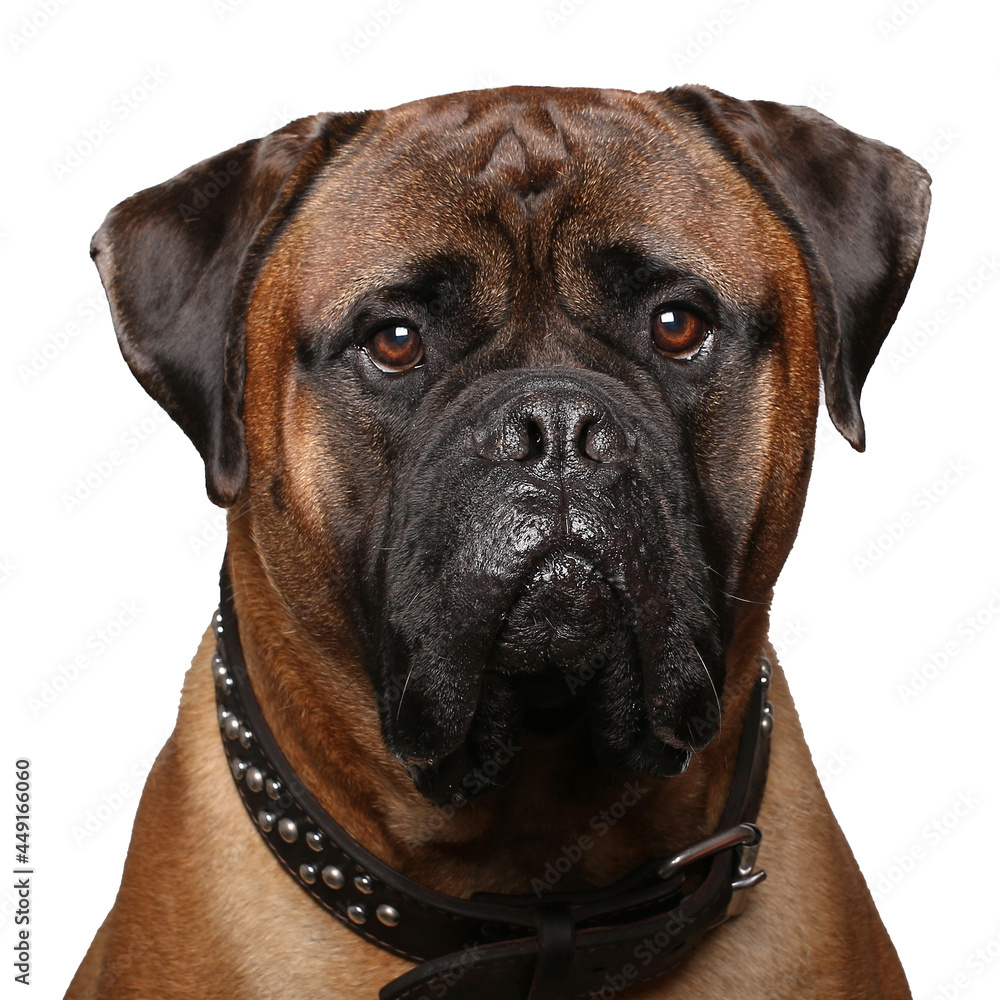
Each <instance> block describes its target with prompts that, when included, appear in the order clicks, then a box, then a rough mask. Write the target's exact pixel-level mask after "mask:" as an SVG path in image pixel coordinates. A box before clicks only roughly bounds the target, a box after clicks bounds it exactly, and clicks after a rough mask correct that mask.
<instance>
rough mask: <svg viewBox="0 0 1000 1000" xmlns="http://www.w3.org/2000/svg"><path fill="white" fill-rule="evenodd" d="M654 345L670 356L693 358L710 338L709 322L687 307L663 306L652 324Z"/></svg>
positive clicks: (684, 358) (654, 315) (680, 358)
mask: <svg viewBox="0 0 1000 1000" xmlns="http://www.w3.org/2000/svg"><path fill="white" fill-rule="evenodd" d="M650 333H651V335H652V338H653V346H654V347H655V348H656V349H657V350H658V351H659V352H660V353H661V354H665V355H666V356H667V357H668V358H673V359H674V360H676V361H687V360H689V359H690V358H693V357H694V356H695V355H696V354H697V353H698V351H699V350H700V349H701V346H702V345H703V344H704V343H705V341H706V340H707V339H708V337H709V335H710V333H711V330H710V329H709V326H708V323H706V322H705V320H703V319H702V318H701V317H700V316H696V315H695V314H694V313H693V312H689V311H688V310H687V309H681V308H680V307H678V306H670V305H668V306H661V307H660V308H659V309H658V310H657V311H656V312H655V313H654V314H653V321H652V323H651V325H650Z"/></svg>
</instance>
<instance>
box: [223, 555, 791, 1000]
mask: <svg viewBox="0 0 1000 1000" xmlns="http://www.w3.org/2000/svg"><path fill="white" fill-rule="evenodd" d="M221 590H222V595H221V603H220V607H219V612H218V614H217V615H216V618H215V622H214V625H215V631H216V637H217V654H216V656H215V657H214V658H213V661H212V670H213V673H214V676H215V681H216V696H217V702H218V711H219V724H220V727H221V729H222V734H223V741H222V742H223V745H224V747H225V750H226V756H227V757H228V759H229V766H230V768H231V770H232V773H233V777H234V778H235V779H236V787H237V789H238V790H239V793H240V796H241V798H242V799H243V804H244V805H245V806H246V809H247V812H248V813H249V814H250V816H251V818H252V819H253V821H254V824H255V825H256V826H257V828H258V830H259V831H260V834H261V836H262V837H263V838H264V840H265V841H266V842H267V844H268V846H270V848H271V849H272V851H274V853H275V855H276V856H277V858H278V860H279V861H280V862H281V864H282V865H284V866H285V868H286V869H287V870H288V872H289V873H290V874H291V876H292V877H293V878H294V879H295V880H296V881H297V882H298V883H299V884H300V885H301V886H302V888H303V889H305V891H306V892H308V893H309V895H310V896H312V897H313V899H314V900H315V901H316V902H317V903H319V904H320V906H322V907H324V908H325V909H327V910H329V911H330V913H332V914H333V915H334V916H335V917H336V918H337V919H338V920H340V921H341V922H342V923H343V924H345V925H346V926H347V927H349V928H350V929H351V930H352V931H354V932H355V933H356V934H359V935H360V936H361V937H363V938H365V939H366V940H368V941H370V942H371V943H372V944H376V945H378V946H379V947H382V948H385V949H387V950H388V951H391V952H394V953H395V954H397V955H401V956H403V957H404V958H407V959H410V960H411V961H413V962H417V963H421V964H418V965H417V967H416V968H414V969H411V970H410V971H409V972H407V973H405V974H404V975H402V976H400V977H399V978H398V979H395V980H393V981H392V982H391V983H389V984H387V985H386V986H385V987H383V988H382V990H381V991H380V993H379V997H380V998H381V1000H404V998H412V1000H420V998H423V997H440V996H445V995H446V994H447V996H448V998H449V1000H525V998H527V1000H570V998H575V997H599V998H605V997H606V998H610V997H612V996H614V995H617V994H618V993H619V992H621V990H622V989H624V988H625V987H627V986H631V985H633V984H635V983H639V982H642V981H644V980H646V979H650V978H652V977H654V976H657V975H659V974H660V973H662V972H664V971H666V970H667V969H668V968H670V967H671V966H672V965H674V964H675V963H676V962H678V961H679V960H680V959H681V958H682V957H683V956H684V955H685V954H687V953H688V952H689V951H690V950H691V949H692V948H693V947H694V946H695V945H696V944H697V943H698V942H699V941H700V940H701V939H702V937H703V936H704V935H705V933H706V932H707V931H708V930H709V929H710V928H712V927H714V926H715V925H716V924H718V923H721V922H722V921H723V920H725V919H726V918H727V917H728V916H732V915H733V914H734V913H735V912H738V910H739V909H741V908H742V906H741V904H742V901H743V900H744V899H745V890H746V889H748V888H750V887H752V886H754V885H756V884H758V883H759V882H760V881H761V880H763V878H764V872H763V871H756V872H754V871H753V867H754V863H755V860H756V856H757V850H758V848H759V846H760V841H761V832H760V830H759V829H758V828H757V827H756V826H755V825H754V821H755V820H756V818H757V811H758V808H759V806H760V801H761V798H762V796H763V794H764V784H765V781H766V779H767V762H768V753H769V748H770V733H771V729H772V725H773V710H772V708H771V703H770V702H769V701H768V699H767V693H768V687H769V684H770V679H771V665H770V663H769V661H768V660H767V658H766V657H765V656H763V655H762V656H761V658H760V679H759V683H758V684H757V685H756V686H755V689H754V691H753V693H752V695H751V698H750V704H749V706H748V708H747V715H746V721H745V723H744V728H743V735H742V737H741V740H740V748H739V753H738V757H737V762H736V770H735V774H734V777H733V784H732V787H731V789H730V792H729V798H728V799H727V802H726V805H725V807H724V810H723V813H722V819H721V821H720V824H719V829H718V831H717V832H716V833H715V834H713V835H712V836H710V837H707V838H706V839H704V840H702V841H699V842H698V843H696V844H693V845H692V846H691V847H689V848H687V849H686V850H684V851H681V852H679V853H678V854H675V855H674V856H673V857H671V858H659V859H653V860H650V861H648V862H646V863H645V864H643V865H641V866H640V867H639V868H637V869H636V870H635V871H633V872H632V873H630V874H629V875H626V876H625V877H624V878H622V879H620V880H619V881H618V882H616V883H615V884H613V885H610V886H607V887H605V888H603V889H595V890H593V891H589V892H572V893H556V892H553V893H546V894H544V895H542V896H541V897H539V896H537V895H535V894H531V895H526V896H506V895H498V894H487V893H477V894H476V895H474V896H473V897H472V898H471V899H461V898H458V897H455V896H448V895H445V894H444V893H441V892H437V891H436V890H434V889H431V888H428V887H427V886H424V885H420V884H419V883H417V882H414V881H412V880H411V879H409V878H407V877H406V876H405V875H403V874H402V873H401V872H398V871H396V870H395V869H393V868H390V867H389V866H388V865H386V864H384V863H383V862H381V861H380V860H379V859H378V858H376V857H375V856H374V855H372V854H370V853H369V852H368V851H366V850H365V848H364V847H362V846H361V845H360V844H359V843H357V841H355V840H353V839H352V838H351V837H350V836H349V835H348V834H347V832H346V831H345V830H343V829H342V828H341V827H340V826H339V825H338V824H337V822H336V820H334V819H333V817H332V816H330V815H329V814H328V813H327V812H326V811H325V810H324V809H323V808H322V806H320V804H319V803H318V802H317V801H316V800H315V799H314V798H313V796H312V795H311V794H310V793H309V791H308V789H306V788H305V786H304V785H303V784H302V782H301V781H300V780H299V778H298V776H297V775H296V774H295V771H294V770H293V769H292V767H291V765H290V764H289V763H288V761H287V759H286V758H285V756H284V754H283V753H282V752H281V748H280V747H279V746H278V745H277V743H276V742H275V740H274V737H273V735H272V734H271V731H270V730H269V729H268V727H267V723H266V722H265V720H264V717H263V715H262V714H261V710H260V706H259V705H258V704H257V700H256V698H255V697H254V693H253V690H252V689H251V686H250V683H249V680H248V678H247V673H246V669H245V667H244V663H243V652H242V647H241V645H240V638H239V632H238V629H237V623H236V613H235V609H234V607H233V600H232V589H231V587H230V584H229V579H228V575H227V572H226V568H225V565H223V570H222V576H221Z"/></svg>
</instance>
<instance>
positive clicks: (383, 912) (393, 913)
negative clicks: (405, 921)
mask: <svg viewBox="0 0 1000 1000" xmlns="http://www.w3.org/2000/svg"><path fill="white" fill-rule="evenodd" d="M375 916H376V917H378V919H379V923H382V924H385V926H386V927H397V926H398V925H399V910H397V909H396V908H395V907H392V906H390V905H389V904H388V903H382V904H381V906H379V908H378V909H377V910H376V911H375Z"/></svg>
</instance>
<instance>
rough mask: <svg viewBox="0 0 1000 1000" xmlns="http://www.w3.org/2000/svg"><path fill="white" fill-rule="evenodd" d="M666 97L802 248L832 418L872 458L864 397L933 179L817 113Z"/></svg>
mask: <svg viewBox="0 0 1000 1000" xmlns="http://www.w3.org/2000/svg"><path fill="white" fill-rule="evenodd" d="M665 96H666V97H667V98H669V99H670V100H671V101H673V102H674V103H675V104H678V105H680V106H681V107H682V108H683V109H685V110H686V111H687V112H689V114H690V115H692V116H693V117H694V118H695V119H696V120H697V122H698V123H699V125H700V126H701V127H702V128H703V129H705V130H707V132H708V133H709V135H710V136H711V137H712V139H713V141H714V144H715V145H716V148H718V149H719V150H720V152H722V153H723V155H725V156H726V157H727V158H728V159H729V160H730V161H731V162H733V163H734V164H735V165H736V166H737V167H738V168H739V169H740V171H741V172H742V173H743V174H744V176H745V177H747V179H748V180H749V181H750V182H751V183H752V184H753V185H754V186H755V187H756V188H757V190H758V191H759V192H760V193H761V195H763V197H764V199H765V200H766V201H767V203H768V205H770V207H771V209H772V210H773V211H774V212H775V213H776V214H777V216H778V217H779V218H780V219H781V220H782V221H783V222H784V224H785V225H786V226H787V227H788V229H789V231H790V232H791V234H792V236H793V238H794V239H795V241H796V242H797V244H798V246H799V249H800V251H801V252H802V255H803V258H804V259H805V263H806V267H807V268H808V271H809V278H810V282H811V285H812V290H813V295H814V297H815V300H816V307H817V317H816V336H817V340H818V348H819V358H820V365H821V367H822V371H823V382H824V388H825V393H826V403H827V407H828V409H829V411H830V417H831V418H832V420H833V422H834V424H835V425H836V427H837V428H838V430H839V431H840V433H841V434H843V435H844V437H845V438H847V440H848V441H850V442H851V444H852V445H854V447H855V448H857V450H858V451H864V447H865V425H864V421H863V420H862V419H861V408H860V405H859V399H860V396H861V387H862V386H863V385H864V382H865V378H866V377H867V375H868V372H869V370H870V369H871V366H872V363H873V362H874V360H875V356H876V355H877V354H878V352H879V348H880V347H881V346H882V342H883V341H884V340H885V338H886V334H888V332H889V328H890V327H891V326H892V324H893V321H894V320H895V319H896V314H897V313H898V312H899V307H900V306H901V305H902V303H903V298H904V297H905V295H906V291H907V289H908V288H909V287H910V281H911V280H912V278H913V272H914V270H916V266H917V260H918V259H919V257H920V247H921V244H922V243H923V238H924V228H925V226H926V223H927V212H928V210H929V209H930V189H929V185H930V177H929V176H928V174H927V172H926V171H925V170H924V169H923V167H921V166H920V165H919V164H918V163H917V162H916V161H915V160H911V159H910V158H909V157H908V156H905V155H904V154H903V153H901V152H900V151H899V150H898V149H894V148H893V147H891V146H886V145H884V144H883V143H881V142H877V141H875V140H874V139H866V138H864V137H863V136H860V135H856V134H855V133H854V132H849V131H848V130H847V129H845V128H841V127H840V126H839V125H837V124H836V123H835V122H833V121H831V120H830V119H829V118H827V117H826V116H825V115H821V114H820V113H819V112H817V111H813V110H812V109H811V108H801V107H788V106H787V105H784V104H774V103H772V102H770V101H738V100H734V99H733V98H731V97H727V96H726V95H725V94H720V93H718V92H717V91H714V90H709V89H708V88H707V87H673V88H671V89H670V90H667V91H666V92H665Z"/></svg>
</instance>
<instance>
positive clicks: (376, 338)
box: [364, 323, 424, 372]
mask: <svg viewBox="0 0 1000 1000" xmlns="http://www.w3.org/2000/svg"><path fill="white" fill-rule="evenodd" d="M364 351H365V353H366V354H367V355H368V357H370V358H371V359H372V361H373V362H374V364H375V366H376V367H377V368H381V369H382V371H384V372H407V371H409V370H410V369H411V368H416V367H417V365H419V364H420V362H421V361H423V360H424V344H423V341H422V340H421V339H420V331H419V330H417V328H416V327H413V326H406V325H405V324H403V323H391V324H389V325H388V326H384V327H382V329H381V330H377V331H376V332H375V333H374V334H373V335H372V336H371V337H369V338H368V340H367V341H365V344H364Z"/></svg>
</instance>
